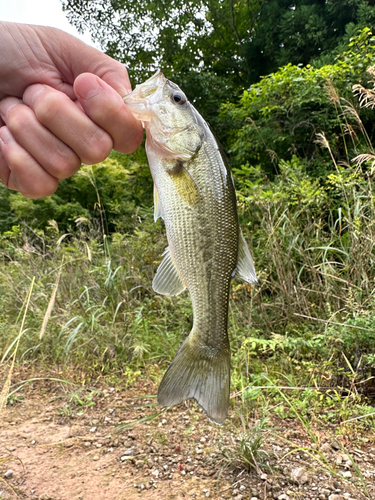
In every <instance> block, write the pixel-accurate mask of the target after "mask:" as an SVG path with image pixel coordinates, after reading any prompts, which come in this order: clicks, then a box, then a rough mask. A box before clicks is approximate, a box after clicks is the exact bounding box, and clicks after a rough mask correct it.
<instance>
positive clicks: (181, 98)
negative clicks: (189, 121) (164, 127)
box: [171, 92, 186, 106]
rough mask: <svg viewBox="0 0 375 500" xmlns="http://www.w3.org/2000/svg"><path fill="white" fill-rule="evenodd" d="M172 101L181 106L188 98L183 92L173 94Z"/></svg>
mask: <svg viewBox="0 0 375 500" xmlns="http://www.w3.org/2000/svg"><path fill="white" fill-rule="evenodd" d="M171 100H172V102H174V103H176V104H178V105H179V106H181V105H182V104H185V102H186V97H185V94H183V93H182V92H173V94H172V95H171Z"/></svg>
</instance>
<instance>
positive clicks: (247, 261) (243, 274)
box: [236, 229, 258, 285]
mask: <svg viewBox="0 0 375 500" xmlns="http://www.w3.org/2000/svg"><path fill="white" fill-rule="evenodd" d="M236 275H237V276H239V277H240V278H242V279H243V280H245V281H246V282H247V283H249V284H250V285H255V284H256V283H258V280H257V276H256V273H255V268H254V262H253V259H252V257H251V254H250V251H249V248H248V246H247V243H246V241H245V238H244V236H243V234H242V231H241V229H240V237H239V242H238V260H237V267H236Z"/></svg>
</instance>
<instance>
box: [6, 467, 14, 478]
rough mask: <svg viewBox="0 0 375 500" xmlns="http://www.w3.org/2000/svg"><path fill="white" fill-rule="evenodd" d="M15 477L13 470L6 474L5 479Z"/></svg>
mask: <svg viewBox="0 0 375 500" xmlns="http://www.w3.org/2000/svg"><path fill="white" fill-rule="evenodd" d="M13 475H14V472H13V471H12V469H9V470H7V471H6V473H5V474H4V479H12V477H13Z"/></svg>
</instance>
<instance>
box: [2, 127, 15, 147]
mask: <svg viewBox="0 0 375 500" xmlns="http://www.w3.org/2000/svg"><path fill="white" fill-rule="evenodd" d="M0 139H1V141H2V142H3V143H4V144H9V143H10V142H14V138H13V136H12V134H11V133H10V132H9V130H8V129H7V127H1V128H0Z"/></svg>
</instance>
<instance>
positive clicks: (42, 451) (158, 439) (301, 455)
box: [0, 382, 375, 500]
mask: <svg viewBox="0 0 375 500" xmlns="http://www.w3.org/2000/svg"><path fill="white" fill-rule="evenodd" d="M155 390H156V388H155V387H154V386H153V385H152V384H149V385H148V386H147V384H146V386H145V384H143V385H142V386H140V387H137V389H134V390H132V391H124V390H121V389H117V388H109V387H107V388H104V387H91V388H87V387H85V388H80V389H77V386H75V388H74V390H73V389H71V388H70V389H68V390H67V389H66V387H65V389H64V388H63V387H62V386H61V385H60V384H57V383H46V382H44V383H43V382H41V383H35V384H34V385H33V386H32V385H30V386H29V388H28V389H27V390H26V389H25V390H24V392H23V399H21V400H18V401H17V400H15V401H14V402H13V405H9V406H8V407H7V408H6V410H4V411H3V413H2V414H1V416H0V478H1V481H0V499H1V500H2V499H4V500H5V499H7V500H8V499H14V498H20V499H30V500H42V499H43V500H48V499H49V500H78V499H79V500H135V499H147V500H148V499H150V500H153V499H155V500H156V499H158V500H159V499H162V500H172V499H173V500H179V499H191V498H195V499H204V498H211V499H222V498H226V499H229V498H233V499H235V500H245V499H248V500H250V499H253V500H266V499H279V500H291V499H314V500H315V499H316V500H318V499H319V500H324V499H327V500H328V499H329V500H344V499H348V500H350V499H351V500H360V499H364V498H368V499H375V442H374V440H373V438H374V433H373V432H370V431H369V432H367V434H363V433H361V434H358V433H353V432H352V433H351V435H350V436H347V437H345V436H344V437H343V436H335V435H334V433H333V432H329V431H327V429H320V430H315V431H314V432H315V436H316V437H317V439H318V444H316V443H312V442H311V437H310V436H309V435H308V434H307V432H306V430H305V429H304V428H303V426H302V425H301V424H300V422H299V421H298V420H297V419H296V420H288V421H286V420H283V421H281V422H269V423H268V430H266V432H265V434H264V435H263V439H262V441H261V445H260V447H259V449H258V448H257V447H255V448H254V450H255V451H254V452H255V453H257V455H256V456H257V460H256V461H257V467H255V468H254V467H253V468H251V469H250V472H248V471H246V469H245V468H244V467H243V465H242V466H241V462H242V463H243V455H245V456H248V455H246V450H245V451H244V452H243V454H241V447H240V438H241V435H240V434H241V424H240V423H239V420H238V417H236V416H235V410H233V409H232V410H231V415H230V418H229V419H228V421H227V422H226V423H225V425H224V426H222V427H219V426H216V425H214V424H212V423H211V422H210V421H209V420H208V419H207V418H206V417H205V415H204V414H203V413H202V412H201V411H200V409H199V408H198V407H197V406H196V405H194V404H191V405H180V406H179V407H176V408H173V409H170V410H168V411H166V412H163V413H161V414H159V415H158V413H159V411H160V408H159V407H158V406H157V405H156V404H155V399H154V398H152V397H144V395H145V394H153V393H155ZM142 419H144V420H143V421H142ZM236 419H237V420H236ZM249 424H250V425H249V429H251V427H252V426H253V425H256V419H254V420H253V421H252V419H251V418H250V420H249ZM343 446H344V448H343ZM318 451H319V453H317V452H318ZM288 453H289V454H288ZM285 455H287V456H285ZM241 459H242V460H241ZM366 488H367V491H366Z"/></svg>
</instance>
